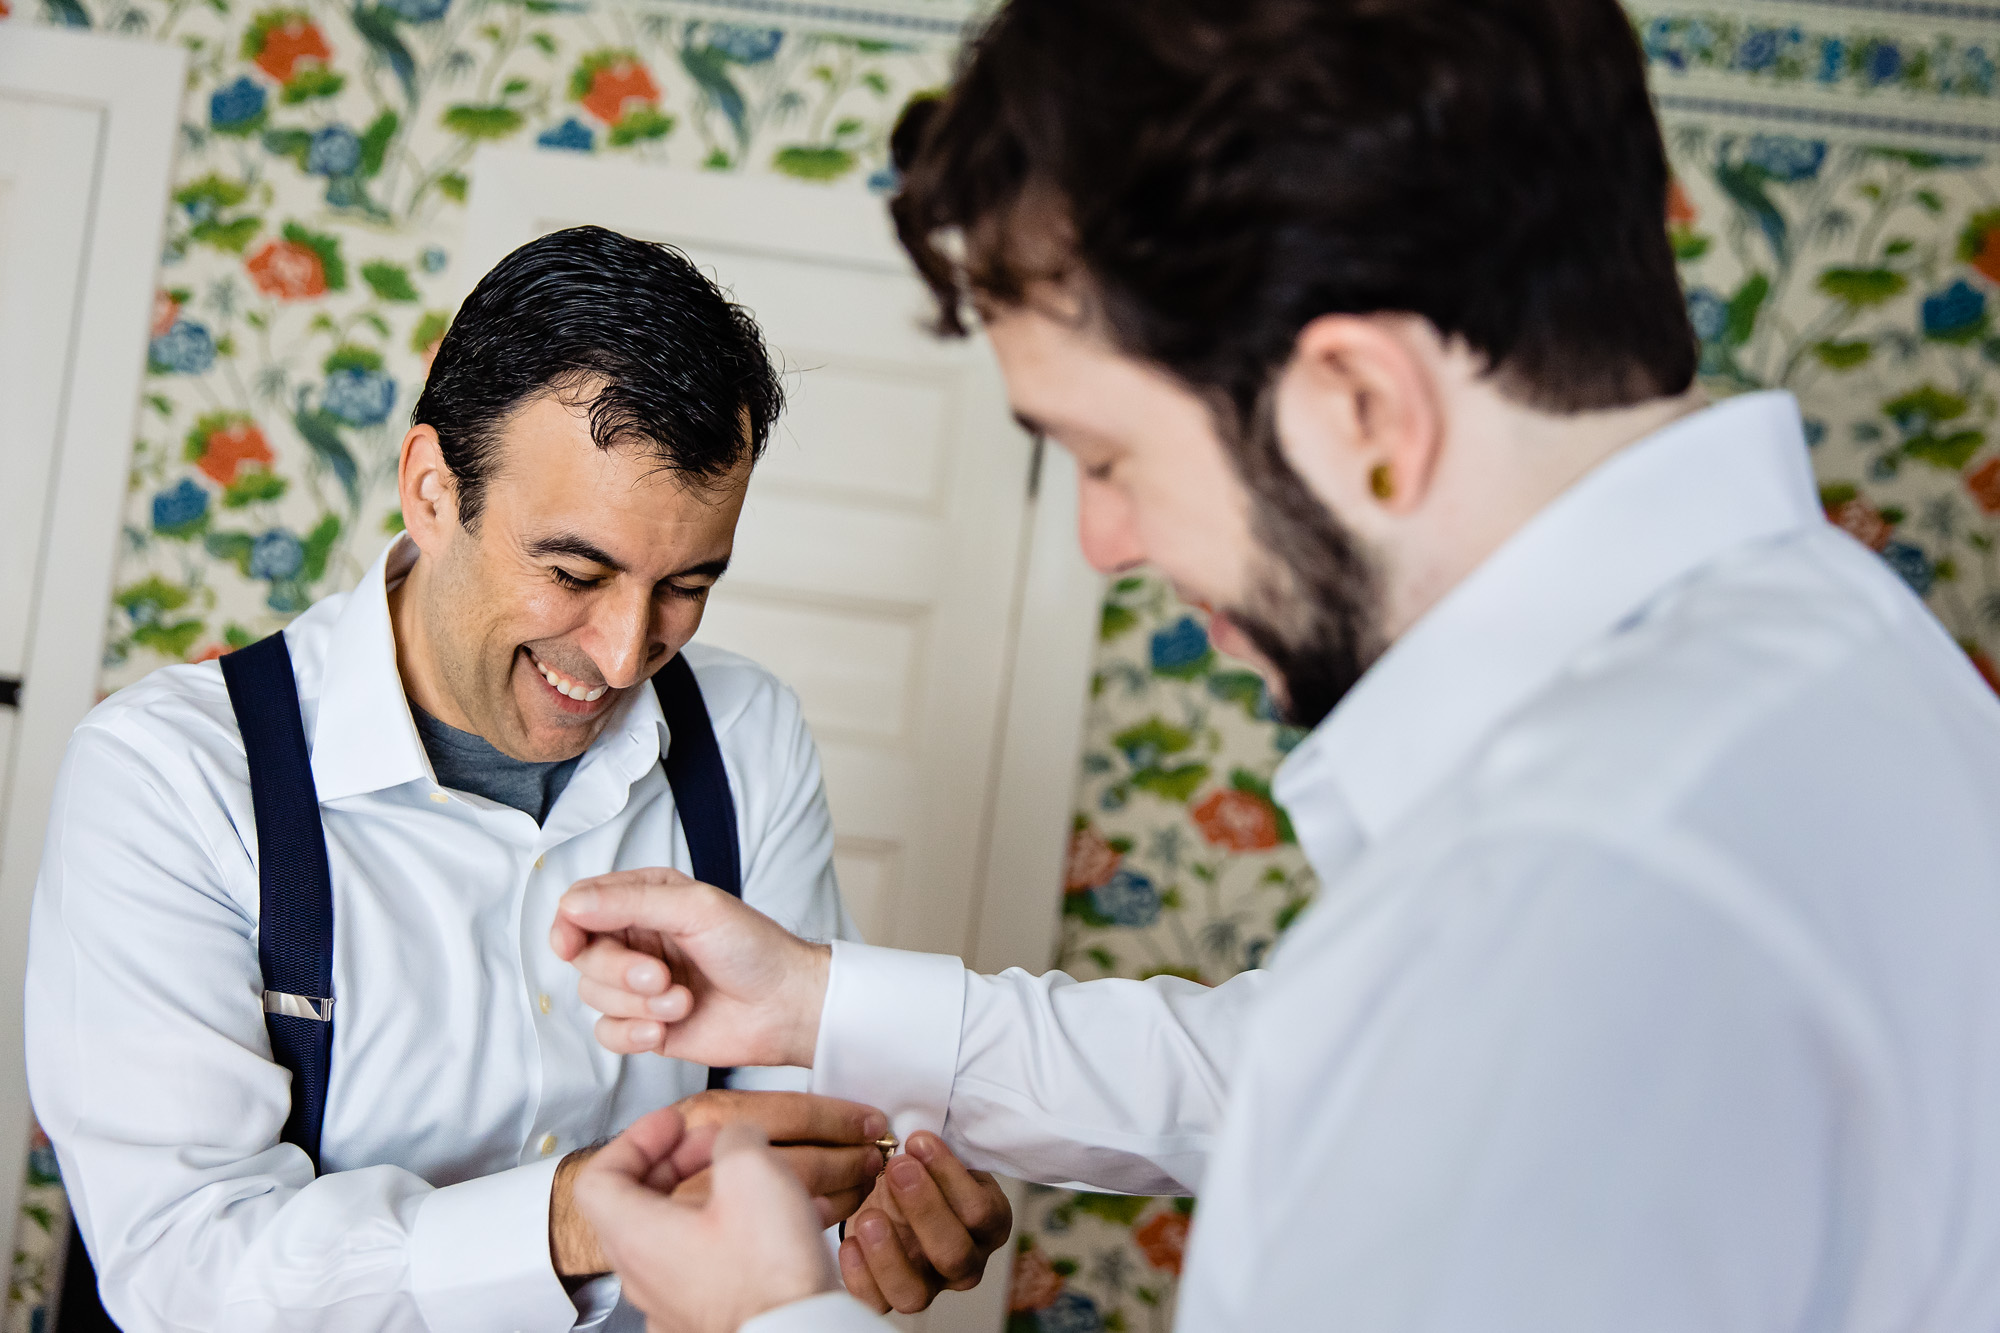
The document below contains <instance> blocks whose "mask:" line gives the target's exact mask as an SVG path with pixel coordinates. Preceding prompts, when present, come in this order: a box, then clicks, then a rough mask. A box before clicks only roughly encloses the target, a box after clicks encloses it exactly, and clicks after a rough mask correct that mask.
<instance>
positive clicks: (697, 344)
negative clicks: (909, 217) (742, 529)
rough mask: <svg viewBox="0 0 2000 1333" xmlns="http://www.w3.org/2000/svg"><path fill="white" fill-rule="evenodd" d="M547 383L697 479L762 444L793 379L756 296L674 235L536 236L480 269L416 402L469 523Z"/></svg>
mask: <svg viewBox="0 0 2000 1333" xmlns="http://www.w3.org/2000/svg"><path fill="white" fill-rule="evenodd" d="M545 394H556V395H559V396H561V397H562V398H563V399H564V401H566V402H571V403H573V404H574V405H575V406H577V407H580V408H584V409H586V410H587V411H588V412H589V414H590V438H591V439H592V440H593V441H595V442H596V444H597V446H598V448H600V449H610V448H613V447H615V446H630V445H635V444H636V445H639V446H642V447H645V448H648V449H650V450H651V451H652V453H653V455H654V457H655V458H656V459H657V460H658V462H659V465H660V466H661V467H662V468H664V469H666V470H667V471H669V472H671V473H673V474H674V475H675V476H677V477H680V478H683V479H685V480H687V481H689V482H693V483H697V484H698V483H702V482H709V481H714V480H716V479H717V478H720V477H722V476H723V475H725V474H726V473H728V472H729V471H730V470H731V469H732V468H734V467H735V466H736V465H737V464H738V463H740V462H741V461H742V460H743V458H744V456H745V454H746V453H747V454H748V456H749V458H750V459H751V460H752V461H753V462H754V461H755V460H756V459H757V458H759V457H760V456H761V455H762V454H763V452H764V444H765V441H766V440H767V439H768V438H769V436H770V430H771V423H772V422H773V421H774V420H775V419H776V418H777V415H778V412H779V411H780V409H782V407H783V406H784V392H783V390H782V389H781V388H780V387H779V384H778V376H777V373H776V371H775V370H773V369H772V366H771V359H770V357H769V356H768V355H767V354H766V352H765V350H764V339H763V335H762V334H761V333H760V332H759V331H758V328H757V323H756V321H755V320H754V319H752V318H751V316H750V312H749V311H747V310H745V309H743V307H741V306H739V305H736V304H734V303H732V302H731V301H730V300H729V298H728V297H727V296H725V295H724V294H723V293H722V291H721V290H720V289H719V288H718V287H716V285H715V284H714V283H713V282H711V281H709V280H708V278H707V277H705V276H703V274H702V273H701V271H700V270H699V269H697V268H695V266H694V265H693V264H692V263H690V262H688V257H687V256H686V255H684V254H682V253H681V252H680V251H679V250H676V249H674V248H673V247H672V246H670V245H658V244H654V243H652V242H649V241H639V240H634V239H633V238H631V237H630V236H621V235H619V234H618V233H617V232H615V231H607V230H605V229H604V228H603V227H571V228H569V229H568V230H566V231H558V232H552V233H550V234H549V235H547V236H543V237H541V238H540V239H538V240H533V241H530V242H528V243H527V244H526V245H524V246H522V247H521V248H520V249H518V250H516V251H514V253H512V254H510V255H508V256H507V257H506V258H505V259H503V260H501V261H500V262H499V263H498V264H496V265H495V266H494V267H493V271H492V272H490V273H488V274H487V275H486V276H485V277H483V278H481V279H480V280H479V285H478V286H477V287H475V288H473V290H472V295H471V296H469V297H467V298H466V300H465V304H464V305H463V306H461V307H460V308H459V312H458V315H457V316H456V317H455V318H454V319H453V320H452V323H451V329H450V330H449V331H448V332H447V333H446V334H445V336H444V341H443V342H442V343H441V344H440V345H439V347H438V351H437V357H436V359H435V360H434V361H433V362H432V363H431V373H430V379H429V381H428V382H427V383H426V384H425V385H424V392H423V395H422V396H421V397H419V398H418V399H417V406H416V409H415V410H414V411H413V412H412V413H411V414H410V422H411V424H412V425H416V424H420V423H421V424H425V425H429V426H431V427H432V428H434V429H435V430H436V431H437V433H438V443H439V446H440V447H441V449H442V451H443V453H444V461H445V464H446V466H447V467H449V468H450V469H451V473H452V476H453V478H454V479H455V480H456V482H457V484H458V512H459V519H460V521H461V522H462V523H464V524H465V525H466V526H467V527H473V526H476V525H477V523H478V520H479V513H480V506H481V500H482V498H483V495H484V490H485V486H486V482H487V480H488V478H489V477H491V475H492V473H493V470H494V468H495V467H496V466H498V464H499V461H500V460H499V450H500V435H501V430H502V428H503V427H504V426H505V425H506V422H507V420H508V418H509V417H511V416H512V415H513V414H514V412H515V411H517V410H518V409H520V408H521V407H524V406H526V405H527V404H528V403H529V402H531V401H533V400H535V399H537V398H540V397H542V396H543V395H545Z"/></svg>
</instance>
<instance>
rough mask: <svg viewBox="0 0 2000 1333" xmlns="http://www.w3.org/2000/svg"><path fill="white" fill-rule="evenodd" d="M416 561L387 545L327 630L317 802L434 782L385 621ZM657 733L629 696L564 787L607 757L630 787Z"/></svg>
mask: <svg viewBox="0 0 2000 1333" xmlns="http://www.w3.org/2000/svg"><path fill="white" fill-rule="evenodd" d="M417 554H418V553H417V544H416V543H415V542H413V541H411V540H410V538H409V535H408V534H407V533H404V534H402V535H400V536H398V537H397V538H396V540H395V541H393V542H391V543H389V548H388V549H387V550H385V551H383V552H382V554H381V556H380V557H379V558H378V559H377V560H376V561H375V563H374V565H372V566H371V567H370V568H369V570H368V572H367V573H366V574H364V575H363V576H362V578H361V582H360V583H359V584H357V585H355V588H354V591H353V593H351V594H350V595H349V596H348V598H347V604H346V605H345V606H343V607H342V608H341V609H340V613H339V615H338V616H336V617H335V619H334V622H333V624H332V625H331V626H330V627H329V632H328V635H327V648H326V657H325V660H324V662H323V664H322V667H321V672H320V691H319V709H318V716H317V717H316V718H315V719H314V720H313V737H312V772H313V785H314V787H315V788H316V789H317V790H318V793H319V799H320V800H322V801H337V800H339V799H341V798H342V797H344V796H357V795H360V794H362V793H364V792H374V791H385V790H387V789H388V788H390V787H396V786H400V785H402V784H403V783H405V782H414V781H416V780H417V779H420V778H421V779H424V780H426V781H429V782H432V783H435V782H436V781H437V774H436V773H435V772H434V771H433V770H432V768H431V761H430V756H429V755H427V754H426V753H424V745H423V740H422V738H421V737H420V736H418V734H417V724H416V720H415V719H414V718H413V717H411V716H410V702H409V697H408V696H407V695H406V694H404V692H403V677H402V673H401V672H400V671H399V670H398V669H397V667H396V631H395V626H394V624H393V622H391V620H390V619H389V589H390V588H391V587H392V586H393V585H395V584H396V583H399V582H401V581H402V579H403V578H404V577H405V576H406V575H408V574H409V572H410V568H411V566H413V565H415V564H416V563H417ZM665 730H666V718H665V716H664V715H663V714H662V713H661V712H660V701H659V700H658V699H657V698H656V697H655V696H654V694H653V691H652V690H650V689H644V690H635V691H633V697H632V698H631V699H630V700H629V701H628V702H627V703H626V705H625V711H624V715H623V716H622V717H620V718H619V719H618V720H617V721H616V723H615V724H614V725H612V726H609V727H607V728H605V730H604V733H603V734H602V735H600V736H599V737H598V738H597V739H596V740H595V741H593V742H592V743H591V747H590V749H589V750H587V751H585V753H584V757H583V762H582V763H581V764H579V765H578V766H577V773H576V775H575V776H574V777H572V778H571V779H570V783H571V786H573V787H574V786H577V784H578V783H579V782H581V781H582V780H583V779H584V778H585V775H586V770H590V769H594V768H595V767H596V766H597V761H598V760H599V759H601V758H603V757H605V756H607V755H612V754H615V755H616V756H618V758H619V759H620V760H621V761H622V763H621V764H620V765H619V767H620V771H621V774H625V771H626V770H629V774H626V776H627V777H628V779H629V778H636V777H637V775H638V774H640V773H643V772H645V771H646V770H647V769H648V768H650V767H651V766H652V765H653V764H656V763H658V762H659V758H660V755H661V754H662V753H664V749H663V747H664V746H665V744H666V738H665ZM582 789H584V788H579V790H582ZM572 804H574V803H572Z"/></svg>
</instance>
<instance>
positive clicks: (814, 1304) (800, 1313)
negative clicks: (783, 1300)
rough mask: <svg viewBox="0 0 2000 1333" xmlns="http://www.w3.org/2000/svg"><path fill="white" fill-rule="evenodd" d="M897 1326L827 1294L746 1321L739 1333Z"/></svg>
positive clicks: (856, 1331) (864, 1331) (837, 1332)
mask: <svg viewBox="0 0 2000 1333" xmlns="http://www.w3.org/2000/svg"><path fill="white" fill-rule="evenodd" d="M894 1327H895V1326H894V1325H893V1324H891V1323H890V1322H889V1321H888V1320H886V1319H884V1318H883V1317H882V1316H881V1315H878V1314H876V1313H875V1312H874V1311H872V1310H870V1309H869V1308H868V1307H867V1306H865V1305H863V1304H862V1303H861V1302H860V1301H857V1300H855V1299H854V1298H853V1297H852V1296H850V1295H848V1294H847V1293H846V1292H844V1291H823V1292H821V1293H820V1294H819V1295H817V1296H808V1297H806V1298H805V1299H804V1300H802V1301H793V1302H792V1303H791V1304H790V1305H781V1306H779V1307H778V1308H777V1309H775V1310H766V1311H765V1312H764V1313H763V1314H760V1315H758V1316H757V1317H756V1318H754V1319H749V1320H745V1321H744V1323H743V1325H742V1327H740V1328H738V1329H737V1330H736V1333H883V1330H884V1329H891V1328H894Z"/></svg>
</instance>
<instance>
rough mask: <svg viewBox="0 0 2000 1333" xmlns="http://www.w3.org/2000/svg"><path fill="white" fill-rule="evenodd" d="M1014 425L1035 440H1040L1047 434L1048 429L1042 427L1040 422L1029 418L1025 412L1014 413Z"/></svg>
mask: <svg viewBox="0 0 2000 1333" xmlns="http://www.w3.org/2000/svg"><path fill="white" fill-rule="evenodd" d="M1014 424H1016V425H1017V426H1019V427H1020V428H1021V429H1022V430H1024V431H1026V432H1028V434H1030V435H1032V436H1034V437H1035V438H1036V439H1041V438H1042V437H1043V436H1045V435H1047V434H1048V433H1049V428H1048V427H1047V426H1044V425H1043V424H1042V423H1041V422H1039V421H1037V420H1035V419H1034V418H1033V417H1031V416H1029V415H1028V414H1027V413H1026V412H1019V411H1017V412H1015V413H1014Z"/></svg>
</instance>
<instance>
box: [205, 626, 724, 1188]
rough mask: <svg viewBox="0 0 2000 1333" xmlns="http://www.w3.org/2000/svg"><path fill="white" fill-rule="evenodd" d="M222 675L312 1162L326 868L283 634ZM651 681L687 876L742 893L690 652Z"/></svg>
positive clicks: (298, 1137)
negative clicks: (253, 824) (246, 781)
mask: <svg viewBox="0 0 2000 1333" xmlns="http://www.w3.org/2000/svg"><path fill="white" fill-rule="evenodd" d="M222 679H223V681H224V683H226V684H227V685H228V687H229V704H230V707H231V708H233V709H235V711H236V726H237V729H238V730H239V731H240V732H241V733H242V735H243V753H244V756H245V758H247V759H248V760H249V764H250V804H251V808H252V810H253V811H254V812H255V814H256V817H257V886H258V925H257V961H258V964H259V965H260V966H261V967H262V969H263V973H264V1023H265V1026H266V1027H268V1028H269V1029H270V1033H271V1055H272V1058H274V1059H275V1060H276V1061H277V1062H278V1063H279V1064H281V1065H283V1066H284V1067H285V1068H287V1069H289V1070H291V1071H292V1112H291V1115H290V1116H289V1117H287V1118H286V1120H285V1131H284V1136H283V1137H284V1141H285V1142H287V1143H295V1144H297V1145H298V1146H299V1147H300V1148H302V1149H304V1150H305V1154H306V1156H307V1157H308V1158H310V1159H311V1160H312V1164H313V1170H314V1172H318V1170H319V1147H320V1126H321V1124H322V1123H324V1121H325V1119H326V1090H327V1083H328V1080H329V1078H330V1076H331V1074H332V1070H333V1000H334V995H333V876H332V873H331V871H330V870H329V869H328V866H327V858H326V834H325V831H324V830H323V829H322V828H321V826H320V818H319V793H318V791H317V790H316V789H315V788H314V786H313V777H312V759H311V756H310V752H309V751H308V750H307V748H306V732H305V720H304V718H303V717H302V716H301V714H300V712H299V691H298V683H297V682H296V680H295V679H294V678H293V676H292V656H291V653H290V652H289V651H288V650H287V649H286V647H285V636H284V635H283V634H282V633H278V634H273V635H271V636H270V637H269V638H267V639H260V640H259V641H258V642H256V643H253V644H251V645H250V646H249V647H247V648H242V649H238V650H237V651H236V652H233V653H229V654H228V655H226V656H225V657H223V659H222ZM653 688H654V690H655V692H656V693H657V694H658V695H659V699H660V710H661V712H663V713H664V714H665V715H666V719H667V733H668V737H669V740H668V744H667V754H666V757H665V759H664V760H663V761H662V763H663V766H664V767H665V769H666V773H667V783H668V785H669V786H671V787H672V788H673V793H674V805H675V807H676V808H677V809H678V810H679V811H680V818H681V828H682V830H683V831H684V832H685V834H686V836H687V844H688V855H689V857H690V859H691V860H692V862H693V865H694V877H695V878H696V879H698V880H700V881H702V882H703V883H704V884H713V885H715V886H716V887H717V888H720V889H724V890H727V891H728V892H729V893H731V894H733V895H735V896H736V897H739V898H740V897H742V896H743V871H742V859H741V855H740V853H739V852H738V849H737V839H736V802H735V800H734V799H733V798H732V797H731V796H730V794H729V773H728V771H727V770H726V769H725V768H724V767H723V764H722V748H721V747H720V746H719V745H717V744H716V740H715V728H714V726H713V725H712V724H711V723H710V721H709V717H708V707H707V705H706V704H705V703H704V702H703V700H702V697H701V686H700V685H699V684H697V683H696V681H695V678H694V672H693V670H691V669H690V668H689V666H688V664H687V660H686V659H685V658H682V657H680V656H675V657H674V659H673V660H672V661H670V662H668V663H667V664H666V665H665V666H664V667H662V668H660V670H659V672H658V674H656V675H655V676H654V677H653ZM728 1076H729V1071H728V1070H727V1069H711V1070H709V1071H708V1085H709V1086H710V1087H711V1088H716V1087H721V1086H722V1085H723V1082H724V1080H725V1079H727V1078H728Z"/></svg>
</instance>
